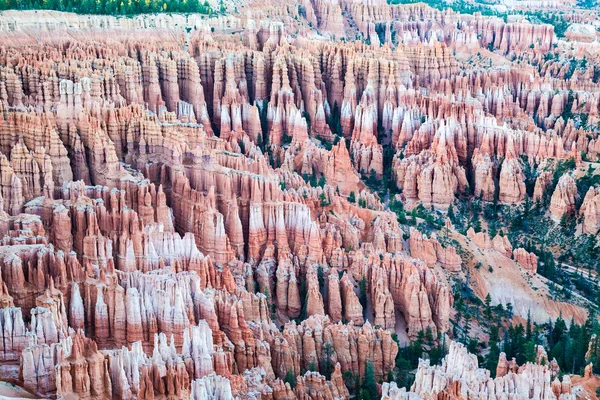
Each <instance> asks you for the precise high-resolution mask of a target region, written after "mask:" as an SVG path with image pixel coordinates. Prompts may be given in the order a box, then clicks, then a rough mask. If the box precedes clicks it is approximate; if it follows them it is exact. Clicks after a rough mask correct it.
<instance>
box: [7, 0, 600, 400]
mask: <svg viewBox="0 0 600 400" xmlns="http://www.w3.org/2000/svg"><path fill="white" fill-rule="evenodd" d="M240 6H241V7H240V12H238V11H235V12H233V14H232V15H227V16H215V17H214V18H203V17H202V16H198V15H193V14H192V15H186V16H183V15H167V14H158V15H153V16H137V17H135V18H114V17H108V16H75V15H70V14H60V13H45V12H44V13H39V14H38V15H37V17H35V15H36V14H34V13H17V12H7V13H0V241H1V243H0V271H1V272H0V327H1V328H2V329H0V335H1V336H2V340H0V346H1V347H0V350H1V351H0V357H1V361H2V366H1V368H0V371H2V373H3V374H4V373H5V374H6V375H7V377H8V378H9V379H12V380H14V381H16V382H19V383H21V384H22V385H23V386H24V387H25V388H26V389H28V390H29V391H31V392H33V393H36V394H37V395H39V396H43V397H54V396H56V397H59V398H82V399H101V398H123V399H134V398H135V399H153V398H178V399H179V398H193V399H207V398H215V399H232V398H263V399H293V398H298V399H332V400H333V399H341V398H344V399H348V398H349V397H350V392H349V391H348V388H347V386H346V384H347V382H345V381H347V380H348V376H351V377H354V378H355V379H356V380H358V381H361V380H362V379H363V378H364V377H365V375H366V370H367V364H369V363H372V365H373V371H374V374H375V377H376V379H377V381H378V382H380V381H382V380H384V379H387V377H388V374H389V373H390V372H391V371H393V370H394V368H395V359H396V356H397V354H398V351H399V348H398V347H399V344H398V339H397V338H398V337H399V336H401V337H402V338H404V339H406V340H408V339H411V338H415V337H417V336H418V335H419V332H421V331H423V332H427V331H431V333H432V334H433V335H434V337H437V336H438V334H439V335H440V337H441V335H444V334H446V333H447V332H449V331H450V326H451V323H450V316H451V314H452V305H453V296H452V289H451V285H450V283H449V280H450V279H451V278H454V277H460V276H461V275H460V274H461V273H462V269H463V266H464V265H467V264H468V261H469V260H467V259H463V253H461V251H460V250H461V249H460V248H459V247H458V244H456V243H454V242H452V241H450V240H448V238H447V237H445V236H444V235H442V234H441V233H440V234H439V235H438V234H436V233H431V232H427V230H426V229H423V228H422V226H420V224H419V223H418V222H417V221H415V223H414V224H413V225H414V227H413V228H411V229H410V230H408V229H404V228H402V227H401V226H400V222H399V220H398V218H397V215H396V214H395V213H394V212H392V211H390V198H389V197H390V196H389V193H386V190H385V189H386V188H384V187H382V186H381V183H380V182H381V181H385V182H386V183H387V184H389V185H393V186H394V188H395V189H398V190H399V191H401V193H400V194H398V195H396V197H395V198H394V199H395V201H400V202H402V203H403V205H406V207H407V208H406V209H407V210H409V209H411V207H413V208H414V207H417V206H418V205H423V206H426V207H427V208H424V209H425V210H426V211H428V210H434V209H436V208H437V209H446V208H447V207H448V206H449V205H450V204H452V203H454V202H455V200H456V199H457V198H461V197H468V196H475V197H477V198H481V200H482V201H484V202H490V203H491V202H496V203H501V204H503V205H514V204H519V203H521V202H524V201H526V199H527V196H531V186H532V185H533V187H534V194H533V197H534V198H536V199H541V200H543V199H549V200H550V204H551V207H550V213H551V214H552V216H553V218H555V219H557V220H560V219H561V218H562V216H563V215H571V214H574V213H576V212H579V213H580V214H581V215H582V220H583V231H584V232H586V233H590V234H596V233H597V232H598V230H599V229H600V219H599V218H600V217H598V215H599V212H598V211H597V210H596V208H597V206H596V204H597V203H598V199H597V198H598V197H599V194H598V189H597V188H595V187H591V188H590V189H589V192H588V193H587V195H586V196H585V199H584V201H583V204H582V205H581V207H580V208H579V210H577V208H578V207H579V203H580V202H579V200H580V199H579V198H578V197H577V196H578V193H577V183H576V180H575V179H576V177H573V176H571V175H564V176H563V177H561V178H560V180H558V181H557V182H554V181H555V179H554V178H555V177H554V175H553V174H554V171H555V170H558V167H557V165H559V164H560V163H561V162H566V160H569V159H571V158H574V159H575V161H576V162H580V163H581V162H583V161H582V157H581V153H582V152H583V153H586V157H587V158H594V157H597V156H598V155H599V154H600V144H599V141H598V140H597V138H596V136H595V133H593V132H588V131H586V130H584V129H583V127H582V126H581V125H579V126H577V127H576V126H575V125H574V124H573V122H572V120H570V122H565V120H564V118H563V116H566V115H567V114H573V113H578V114H589V120H588V122H589V125H593V124H594V123H596V122H597V116H598V111H600V96H598V94H597V93H596V92H595V91H593V90H592V89H593V88H594V87H595V86H594V85H595V82H594V79H595V78H594V76H593V75H594V74H587V75H586V74H584V73H582V72H580V71H578V70H577V71H575V72H572V71H565V69H567V70H568V66H566V65H561V64H560V63H558V61H556V62H555V61H553V60H545V59H544V54H545V53H546V52H547V51H548V50H549V49H551V48H553V46H554V44H557V43H556V38H555V35H554V33H553V28H552V27H551V26H549V25H531V24H529V23H525V22H509V23H506V22H504V21H503V20H501V19H498V18H491V17H484V16H481V15H470V16H461V15H459V14H456V13H454V12H451V11H444V12H439V11H437V10H434V9H432V8H429V7H426V6H424V5H404V6H391V5H388V4H387V3H386V2H385V1H379V0H377V1H366V2H364V1H354V0H302V1H298V2H295V1H290V0H285V1H283V2H278V4H271V5H269V6H268V7H265V6H264V4H260V2H254V1H244V2H241V4H240ZM242 6H243V7H242ZM67 27H68V29H67ZM67 37H68V40H67V39H65V38H67ZM324 37H326V38H329V39H330V40H323V38H324ZM341 38H345V39H344V40H338V39H341ZM355 39H362V41H359V40H355ZM557 45H558V44H557ZM465 48H466V49H474V48H477V49H479V48H481V49H484V50H485V49H487V50H485V51H486V52H488V53H490V51H494V52H495V53H494V55H496V56H498V57H499V58H501V59H502V60H505V61H506V63H507V64H506V67H502V68H493V69H489V70H488V69H484V68H479V66H476V67H469V68H465V66H466V65H467V64H468V63H467V62H465V61H464V59H462V58H461V52H462V51H463V49H465ZM486 54H487V53H486ZM490 54H491V53H490ZM517 58H518V59H519V60H527V62H531V63H532V64H531V65H534V62H535V68H533V67H531V68H530V67H529V64H527V65H528V67H527V68H524V67H521V66H517V64H516V63H513V64H511V63H510V62H511V60H516V59H517ZM477 62H479V61H477ZM490 62H491V61H490ZM481 65H483V64H481ZM567 73H569V74H570V76H571V77H572V79H570V80H569V84H568V85H567V84H564V79H563V78H565V74H567ZM550 159H551V160H553V161H552V162H550V161H548V160H550ZM546 163H547V164H548V165H551V166H552V168H550V167H548V165H546ZM560 165H562V164H560ZM546 167H548V168H546ZM526 183H528V184H530V185H529V186H527V185H526ZM378 185H379V186H378ZM550 188H551V189H552V193H549V192H550V190H549V189H550ZM374 189H378V190H374ZM528 191H529V193H528ZM432 212H433V211H432ZM403 229H404V230H403ZM467 236H469V237H470V238H472V239H473V240H474V241H475V242H476V243H477V245H478V246H480V247H481V248H485V249H495V250H497V251H499V252H501V253H502V254H504V255H506V256H509V257H511V256H512V257H514V259H515V260H516V262H517V263H518V264H519V265H521V266H522V268H523V269H525V270H527V271H530V272H532V273H535V271H536V268H537V258H536V257H535V255H534V254H533V253H528V252H526V251H525V250H524V249H522V248H518V249H515V250H514V251H513V249H512V246H511V244H510V242H508V239H507V238H505V237H504V236H496V237H494V238H493V239H492V238H490V237H488V236H487V234H483V233H479V234H475V232H474V231H469V232H468V234H467ZM523 368H525V370H524V372H523V373H521V372H518V373H517V371H513V372H512V375H511V373H508V374H507V375H506V376H508V377H503V378H502V379H503V380H501V381H499V383H498V384H496V383H494V382H496V381H491V380H489V377H487V378H486V377H482V374H483V375H485V373H483V372H481V370H479V369H478V368H477V364H476V361H475V362H474V361H473V359H472V357H471V356H469V355H466V354H464V351H463V349H461V348H460V346H458V345H456V344H453V345H452V347H451V355H450V356H448V358H447V360H446V362H445V364H444V366H443V367H440V368H438V367H431V366H428V365H426V363H423V365H421V366H420V367H419V372H418V374H417V378H418V382H419V383H418V385H417V384H415V385H417V386H415V387H414V388H413V392H414V393H417V394H416V395H419V396H425V393H434V392H435V393H441V392H445V393H448V396H449V397H452V396H456V397H458V393H459V392H460V393H461V394H463V393H464V392H463V391H464V390H466V389H463V388H466V387H469V388H470V389H469V390H472V391H474V393H481V392H482V391H483V389H482V388H483V387H484V386H485V387H489V388H492V387H495V388H497V389H496V392H497V393H498V394H500V393H507V394H509V393H510V394H519V395H521V392H520V390H525V389H523V388H525V387H527V388H531V389H532V390H533V386H531V387H530V386H527V385H529V384H528V383H527V382H526V381H527V379H529V378H532V377H533V378H535V382H537V383H536V385H537V384H538V383H540V384H541V385H542V386H540V387H543V390H544V393H550V392H545V390H546V386H545V384H546V383H545V379H546V378H545V377H546V371H545V370H543V368H541V367H540V366H531V367H530V366H526V367H523ZM465 371H466V372H465ZM463 372H464V374H463ZM456 374H458V375H460V376H462V377H463V378H461V379H463V380H464V382H465V383H464V386H460V385H461V384H452V385H451V388H452V389H447V388H446V386H444V385H445V383H446V382H450V381H456V380H457V379H455V377H456ZM290 375H291V376H293V377H295V380H294V381H295V382H296V384H295V385H290V382H288V381H289V380H290V379H288V378H289V377H290ZM519 377H520V378H519ZM484 378H485V379H484ZM533 378H532V379H533ZM469 382H476V383H473V384H471V383H469ZM563 384H564V382H563ZM427 385H429V386H427ZM477 385H479V386H477ZM515 385H516V386H515ZM449 387H450V386H449ZM515 387H516V389H515ZM536 387H537V386H536ZM553 387H554V386H553ZM448 390H455V392H452V393H450V392H449V391H448ZM490 390H491V389H490ZM536 390H538V389H536ZM383 393H384V396H389V397H390V398H391V397H394V396H408V397H411V398H412V397H414V396H415V394H414V393H413V394H410V393H409V392H402V391H400V390H399V389H397V388H393V387H392V386H389V385H388V386H384V387H383ZM469 393H470V392H469ZM252 396H253V397H252ZM441 396H444V395H441ZM548 396H550V395H549V394H548ZM548 396H546V398H549V397H548ZM557 396H558V395H557ZM471 397H473V396H471ZM403 398H404V397H403Z"/></svg>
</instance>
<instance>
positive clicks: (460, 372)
mask: <svg viewBox="0 0 600 400" xmlns="http://www.w3.org/2000/svg"><path fill="white" fill-rule="evenodd" d="M544 355H545V351H544V349H543V348H542V347H541V346H538V358H537V360H536V362H535V363H527V364H525V365H522V366H519V365H517V363H516V362H515V360H514V359H513V360H512V361H510V362H509V361H508V360H507V359H506V355H505V354H504V353H501V354H500V358H499V360H498V368H497V372H496V378H491V377H490V371H488V370H486V369H482V368H479V367H478V363H477V357H476V356H475V355H474V354H470V353H469V352H468V351H467V349H466V347H464V345H463V344H462V343H458V342H451V343H450V347H449V350H448V355H447V356H446V357H444V359H443V360H442V365H441V366H436V365H434V366H430V365H429V360H420V361H419V369H418V371H417V374H416V377H415V383H414V384H413V385H412V387H411V388H410V391H407V389H406V388H398V386H397V385H396V383H394V382H392V383H384V384H383V388H382V392H383V396H382V399H389V400H393V399H414V400H417V399H429V398H448V399H454V398H465V397H466V398H481V397H482V396H484V397H487V396H495V397H501V398H504V397H506V398H513V397H514V398H522V399H540V398H543V399H573V400H574V399H576V398H577V397H576V395H575V394H574V393H572V385H571V381H570V378H569V376H568V375H565V377H564V378H563V380H562V382H561V381H560V379H559V378H558V370H557V369H556V367H555V366H554V365H556V360H553V362H550V363H548V359H547V356H546V357H545V358H544Z"/></svg>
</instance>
